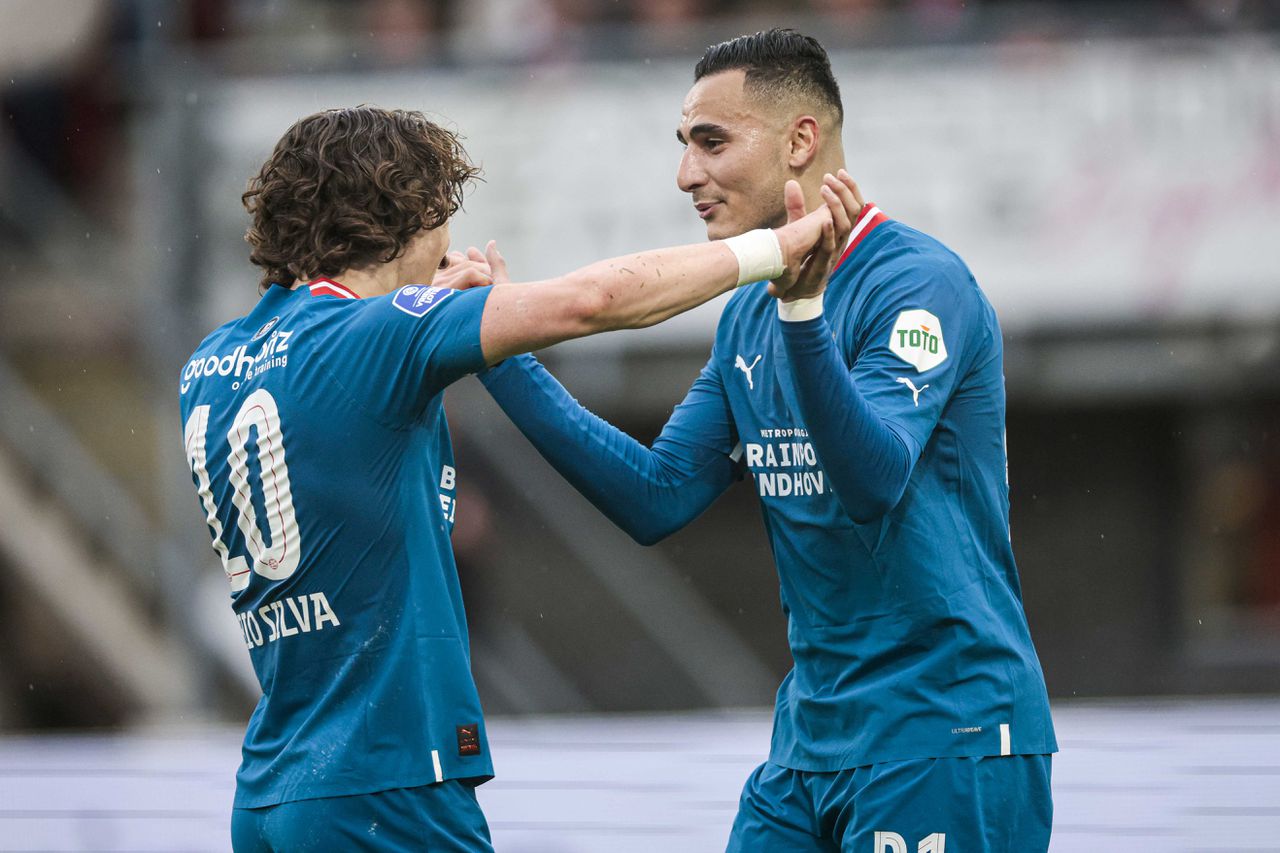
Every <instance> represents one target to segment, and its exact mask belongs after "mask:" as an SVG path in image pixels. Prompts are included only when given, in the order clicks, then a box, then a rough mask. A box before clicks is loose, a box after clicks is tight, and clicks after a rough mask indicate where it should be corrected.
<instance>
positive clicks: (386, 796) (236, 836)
mask: <svg viewBox="0 0 1280 853" xmlns="http://www.w3.org/2000/svg"><path fill="white" fill-rule="evenodd" d="M231 847H232V849H233V850H234V851H235V853H286V851H287V853H295V851H297V853H303V852H304V851H316V853H320V851H325V853H327V851H333V850H377V851H383V850H386V851H392V850H395V851H399V850H415V851H417V850H430V851H431V853H477V851H482V853H493V845H492V844H491V843H490V841H489V825H488V824H487V823H486V822H485V819H484V814H483V813H482V812H481V811H480V804H479V803H478V802H476V791H475V788H474V787H473V786H471V785H468V784H466V783H465V782H458V781H455V780H450V781H447V782H439V783H437V784H434V785H422V786H421V787H418V788H393V789H392V790H390V791H378V792H377V793H374V794H356V795H353V796H350V797H325V798H323V799H318V800H296V801H294V802H290V803H281V804H280V805H277V806H264V807H263V808H257V809H233V810H232V812H231Z"/></svg>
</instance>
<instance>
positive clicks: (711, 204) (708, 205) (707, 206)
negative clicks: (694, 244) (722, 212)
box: [693, 201, 724, 219]
mask: <svg viewBox="0 0 1280 853" xmlns="http://www.w3.org/2000/svg"><path fill="white" fill-rule="evenodd" d="M723 203H724V202H719V201H699V202H695V203H694V205H693V206H694V208H695V209H696V210H697V211H698V216H700V217H701V218H703V219H706V218H707V217H708V216H710V215H711V214H712V213H713V212H714V211H715V209H716V208H717V207H718V206H719V205H721V204H723Z"/></svg>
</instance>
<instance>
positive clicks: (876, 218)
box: [836, 202, 889, 267]
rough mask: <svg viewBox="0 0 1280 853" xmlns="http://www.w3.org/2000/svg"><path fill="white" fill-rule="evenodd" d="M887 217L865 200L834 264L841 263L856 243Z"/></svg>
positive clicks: (838, 264) (851, 252)
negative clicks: (843, 247) (845, 243)
mask: <svg viewBox="0 0 1280 853" xmlns="http://www.w3.org/2000/svg"><path fill="white" fill-rule="evenodd" d="M888 220H889V217H887V216H885V215H884V214H883V213H881V212H880V208H878V207H876V206H875V205H874V204H873V203H872V202H867V203H866V204H864V205H863V206H862V212H861V213H859V214H858V221H857V222H855V223H854V224H853V231H852V232H851V233H850V234H849V245H848V246H846V247H845V250H844V254H843V255H841V256H840V260H839V261H837V262H836V266H837V267H838V266H840V264H843V263H844V262H845V261H846V260H847V259H848V257H849V256H850V255H852V254H853V250H854V249H856V248H858V244H859V243H861V242H862V241H863V240H865V239H867V235H868V234H870V233H871V232H872V231H874V230H876V229H877V228H879V227H880V224H881V223H882V222H887V221H888Z"/></svg>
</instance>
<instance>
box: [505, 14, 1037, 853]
mask: <svg viewBox="0 0 1280 853" xmlns="http://www.w3.org/2000/svg"><path fill="white" fill-rule="evenodd" d="M694 79H695V82H694V85H693V88H692V89H690V91H689V93H688V96H687V97H686V99H685V102H684V108H683V114H682V116H681V121H680V125H679V130H678V131H677V134H676V135H677V136H678V137H679V139H680V141H681V142H682V143H684V144H685V146H686V149H685V152H684V156H683V159H682V160H681V162H680V167H679V172H678V174H677V183H678V184H679V186H680V188H681V189H682V190H684V191H685V192H687V193H689V194H690V195H691V196H692V201H693V205H694V207H695V209H696V210H697V212H698V214H699V216H701V217H702V219H703V220H704V221H705V222H706V227H707V236H708V237H710V238H712V239H718V238H724V237H729V236H731V235H735V234H741V233H744V232H747V231H749V230H751V229H754V228H760V227H770V226H777V225H781V224H782V223H784V222H786V221H788V218H794V217H795V216H796V215H798V213H800V212H803V208H801V209H800V210H799V211H795V210H791V211H789V210H788V207H787V206H786V205H784V204H782V203H781V202H780V201H779V199H780V197H781V194H780V193H779V190H780V189H781V188H782V186H783V185H784V183H785V182H786V181H788V180H789V179H794V180H796V181H798V182H799V183H800V185H801V186H802V187H803V189H804V196H805V199H806V200H807V202H808V204H809V206H811V207H818V206H821V205H822V204H823V203H824V201H825V200H827V199H829V198H830V197H831V196H832V195H833V194H837V195H839V196H840V197H841V198H843V199H845V202H846V204H849V205H850V206H858V205H860V204H861V199H860V197H859V196H858V193H857V187H856V185H855V184H854V183H853V182H852V180H851V179H850V178H849V177H848V175H847V173H845V172H844V170H843V166H844V154H843V151H842V146H841V126H842V123H843V117H844V111H843V107H842V104H841V100H840V93H839V88H838V86H837V83H836V80H835V78H834V76H833V75H832V72H831V67H830V64H829V61H828V59H827V55H826V52H825V51H824V50H823V49H822V47H821V46H820V45H819V44H818V42H817V41H815V40H814V39H812V38H809V37H806V36H802V35H800V34H798V33H796V32H794V31H790V30H771V31H769V32H763V33H757V34H755V35H752V36H744V37H741V38H737V39H733V40H732V41H728V42H724V43H722V44H718V45H715V46H713V47H711V48H709V49H708V50H707V52H706V54H705V55H704V56H703V57H702V60H701V61H700V62H699V63H698V65H697V68H696V70H695V71H694ZM824 173H836V174H837V175H838V176H839V177H838V179H833V178H831V177H830V176H827V177H824ZM779 295H781V296H782V297H783V298H782V299H781V300H779V299H775V298H773V297H775V296H779ZM482 381H483V382H484V383H485V385H486V387H487V388H488V390H489V391H490V393H491V394H492V396H493V397H494V399H495V400H496V401H497V402H498V403H499V404H500V405H501V407H502V408H503V409H504V410H505V411H506V413H507V414H508V415H509V416H510V417H511V418H512V420H513V421H514V422H515V423H516V424H517V425H518V426H519V427H520V429H521V431H522V432H523V433H524V434H525V435H526V436H527V437H528V438H529V440H530V441H531V442H532V443H533V444H534V445H535V446H536V447H537V448H538V450H539V451H540V452H541V453H542V454H543V456H545V457H546V458H547V459H548V460H549V461H550V462H551V463H552V464H553V465H554V466H555V467H556V468H557V469H558V470H559V471H560V472H561V474H562V475H564V476H565V477H566V478H567V479H568V480H569V481H570V482H572V483H573V485H574V486H575V487H576V488H577V489H578V490H579V491H581V492H582V493H583V495H585V496H586V497H587V498H588V499H589V500H590V501H591V502H592V503H594V504H595V505H596V506H597V507H598V508H599V509H600V510H601V511H602V512H604V513H605V514H606V515H607V516H608V517H609V518H610V519H612V520H613V521H614V522H615V523H616V524H618V525H619V526H620V527H622V528H623V529H624V530H626V531H627V532H628V533H630V534H631V535H632V536H633V537H634V538H635V539H636V540H637V541H639V542H641V543H652V542H656V541H658V540H659V539H661V538H663V537H664V536H666V535H667V534H669V533H671V532H673V531H675V530H677V529H679V528H680V527H682V526H684V525H685V524H688V523H689V522H690V521H691V520H692V519H694V518H695V517H696V516H697V515H698V514H700V513H701V512H702V511H703V510H704V509H705V508H706V507H707V506H708V505H709V504H710V503H711V502H712V501H713V500H715V499H716V497H717V496H718V495H720V494H721V492H723V491H724V490H725V489H726V488H727V487H728V486H729V485H730V483H732V482H733V481H734V479H735V477H736V476H738V472H739V471H740V469H741V468H742V467H743V466H745V468H746V469H747V470H748V471H750V473H751V475H752V477H753V479H754V483H755V487H756V489H757V490H758V492H759V495H760V502H761V506H762V510H763V514H764V522H765V527H766V530H767V532H768V536H769V541H770V544H771V546H772V552H773V557H774V561H775V563H776V565H777V570H778V577H779V581H780V586H781V596H782V606H783V611H784V612H785V614H786V616H787V619H788V638H789V641H790V645H791V651H792V656H793V658H794V662H795V666H794V668H793V669H792V671H791V672H790V673H789V674H788V675H787V677H786V679H785V680H784V681H783V682H782V685H781V687H780V688H779V689H778V695H777V705H776V709H775V715H774V728H773V742H772V747H771V749H770V752H769V756H768V760H767V761H766V762H765V763H763V764H762V765H761V766H760V767H759V768H758V769H757V770H756V771H755V772H754V773H753V774H752V776H751V777H750V779H748V780H747V783H746V785H745V787H744V790H743V792H742V797H741V801H740V805H739V811H738V815H737V818H736V820H735V821H734V824H733V828H732V831H731V835H730V841H729V850H731V851H769V853H776V852H777V851H829V850H845V851H856V853H926V851H933V853H943V851H944V848H945V849H946V850H949V851H951V853H961V851H963V853H973V851H992V850H999V851H1018V853H1030V851H1037V850H1045V849H1046V848H1047V846H1048V841H1049V833H1050V826H1051V820H1052V805H1051V798H1050V787H1049V776H1050V761H1051V758H1050V755H1051V753H1053V752H1055V751H1056V750H1057V744H1056V742H1055V739H1054V733H1053V725H1052V721H1051V719H1050V715H1049V703H1048V698H1047V693H1046V690H1045V684H1044V677H1043V675H1042V673H1041V670H1040V665H1039V662H1038V660H1037V657H1036V653H1035V649H1034V647H1033V646H1032V642H1031V637H1030V633H1029V631H1028V627H1027V622H1026V617H1025V614H1024V613H1023V608H1022V601H1021V593H1020V586H1019V581H1018V575H1017V570H1016V568H1015V566H1014V559H1013V552H1012V550H1011V547H1010V541H1009V524H1008V509H1009V502H1008V484H1007V479H1006V463H1005V448H1004V412H1005V402H1004V381H1003V374H1002V351H1001V339H1000V328H999V325H998V323H997V321H996V316H995V313H994V312H993V311H992V309H991V306H990V304H989V303H988V302H987V300H986V298H985V297H984V295H983V293H982V291H981V290H980V289H979V288H978V285H977V283H976V282H975V281H974V278H973V276H972V274H971V273H970V272H969V270H968V268H967V267H966V266H965V265H964V263H963V262H962V261H961V260H960V258H959V257H957V256H956V255H955V254H954V253H953V252H951V251H950V250H949V249H947V248H946V247H945V246H943V245H942V244H940V243H939V242H938V241H936V240H934V239H932V238H931V237H928V236H926V235H925V234H922V233H920V232H919V231H916V230H914V229H912V228H909V227H907V226H906V225H903V224H901V223H899V222H896V221H893V220H891V219H889V218H888V217H887V216H886V215H885V214H884V213H882V212H881V211H880V210H879V209H878V208H877V207H876V206H874V205H871V204H867V205H865V206H861V212H860V214H859V216H858V217H857V220H856V224H855V226H854V229H853V232H852V236H851V238H850V240H849V241H848V245H847V247H846V248H845V250H844V252H843V256H842V258H841V261H840V263H839V265H838V266H837V268H836V269H835V271H834V272H833V273H832V275H831V277H830V281H829V282H828V283H827V284H826V291H825V293H822V287H821V282H818V284H817V286H814V287H812V288H796V289H793V290H791V291H790V292H789V293H786V294H783V293H780V292H779V290H778V289H777V288H776V287H774V286H772V285H766V283H764V282H761V283H759V284H757V285H754V286H751V287H746V288H743V289H742V290H740V291H739V292H738V293H736V294H735V295H734V296H733V297H732V298H731V299H730V301H729V303H728V305H727V306H726V307H725V310H724V313H723V316H722V317H721V319H720V324H719V328H718V330H717V332H716V337H715V343H714V346H713V348H712V351H711V358H710V360H709V361H708V362H707V365H706V367H705V368H704V369H703V370H702V373H701V375H700V376H699V377H698V379H697V380H696V381H695V382H694V383H693V387H692V388H691V389H690V391H689V393H688V396H687V397H686V398H685V400H684V402H683V403H681V404H680V405H679V406H678V407H677V408H676V409H675V411H674V412H673V414H672V416H671V419H670V420H669V421H668V422H667V424H666V426H665V427H664V429H663V430H662V433H661V435H660V436H659V437H658V438H657V439H656V440H655V441H654V443H653V445H652V446H651V447H645V446H642V445H641V444H639V443H638V442H636V441H634V440H632V439H631V438H630V437H628V436H627V435H625V434H623V433H621V432H619V431H618V430H616V429H614V428H613V427H611V426H610V425H608V424H607V423H605V422H604V421H602V420H600V419H599V418H597V417H595V416H594V415H592V414H590V413H589V412H587V411H585V410H584V409H582V408H581V407H580V406H579V405H578V404H577V403H576V402H575V401H574V400H573V399H572V398H571V397H570V396H569V395H568V393H567V392H566V391H565V390H564V389H563V388H562V387H561V386H560V385H559V384H558V383H557V382H556V381H555V380H554V379H553V378H552V377H551V376H550V375H549V374H548V373H547V372H546V371H545V370H544V369H543V368H542V367H541V365H540V364H539V363H538V362H537V361H536V360H535V359H534V358H533V357H532V356H522V357H520V358H515V359H510V360H508V361H506V362H504V363H503V364H501V365H499V366H497V367H494V368H492V369H490V370H489V371H487V372H486V373H485V374H482Z"/></svg>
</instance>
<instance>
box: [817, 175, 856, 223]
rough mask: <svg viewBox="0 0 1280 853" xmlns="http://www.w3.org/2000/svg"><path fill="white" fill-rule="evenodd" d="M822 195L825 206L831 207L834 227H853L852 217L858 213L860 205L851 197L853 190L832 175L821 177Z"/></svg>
mask: <svg viewBox="0 0 1280 853" xmlns="http://www.w3.org/2000/svg"><path fill="white" fill-rule="evenodd" d="M822 197H823V198H824V199H826V202H827V207H829V208H831V216H832V218H833V219H834V220H835V223H836V228H837V229H840V230H842V231H847V230H849V229H851V228H853V219H854V218H855V217H856V216H857V215H858V209H859V207H860V205H859V204H858V202H857V201H856V200H855V199H854V197H853V192H852V191H851V190H850V189H849V187H847V186H846V185H845V184H844V183H843V182H842V181H840V180H839V179H838V178H836V177H835V176H834V175H827V176H826V177H824V178H823V183H822Z"/></svg>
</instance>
